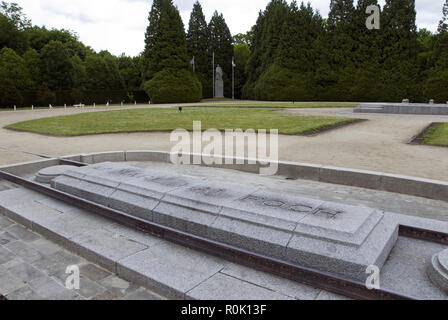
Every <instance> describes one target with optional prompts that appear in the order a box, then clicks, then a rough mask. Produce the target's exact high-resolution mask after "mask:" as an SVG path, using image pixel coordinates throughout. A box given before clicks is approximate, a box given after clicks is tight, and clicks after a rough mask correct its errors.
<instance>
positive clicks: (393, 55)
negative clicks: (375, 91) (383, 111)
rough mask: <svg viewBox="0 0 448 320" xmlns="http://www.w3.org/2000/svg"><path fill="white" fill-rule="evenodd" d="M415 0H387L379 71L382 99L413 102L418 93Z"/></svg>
mask: <svg viewBox="0 0 448 320" xmlns="http://www.w3.org/2000/svg"><path fill="white" fill-rule="evenodd" d="M416 15H417V14H416V11H415V0H386V4H385V6H384V10H383V14H382V30H383V31H382V39H381V40H382V66H383V68H382V70H383V78H382V82H383V83H384V94H385V95H384V98H385V99H387V100H389V101H401V100H402V99H403V98H409V99H410V100H413V101H416V100H418V99H419V96H420V94H421V93H420V92H419V91H420V88H419V86H418V85H417V84H418V83H419V79H418V68H417V62H416V58H417V26H416Z"/></svg>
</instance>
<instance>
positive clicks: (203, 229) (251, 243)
mask: <svg viewBox="0 0 448 320" xmlns="http://www.w3.org/2000/svg"><path fill="white" fill-rule="evenodd" d="M51 184H52V186H53V188H55V189H57V190H59V191H62V192H66V193H69V194H72V195H75V196H78V197H81V198H83V199H86V200H89V201H93V202H95V203H99V204H101V205H104V206H107V207H109V208H112V209H116V210H121V211H123V212H125V213H127V214H130V215H133V216H136V217H138V218H140V219H144V220H147V221H150V222H154V223H158V224H161V225H164V226H166V227H170V228H174V229H178V230H181V231H184V232H189V233H192V234H194V235H196V236H201V237H205V238H207V239H209V240H212V241H218V242H222V243H225V244H228V245H232V246H235V247H238V248H241V249H244V250H249V251H253V252H255V253H259V254H263V255H266V256H269V257H271V258H275V259H280V260H283V261H286V262H290V263H291V262H292V263H296V264H299V265H301V266H304V267H308V268H312V269H317V270H320V271H323V272H328V273H331V274H336V275H340V276H344V277H347V278H349V279H353V280H357V281H362V282H364V281H365V280H366V278H367V274H366V270H367V268H368V267H369V266H371V265H375V266H377V267H378V268H380V269H381V267H382V266H383V264H384V263H385V261H386V259H387V257H388V256H389V254H390V252H391V250H392V248H393V247H394V245H395V242H396V241H397V239H398V226H397V225H396V223H393V221H392V220H390V218H388V217H386V216H385V214H384V212H381V211H378V210H375V209H370V208H367V207H360V206H348V205H343V204H339V203H332V202H325V201H320V200H314V199H309V198H305V197H298V196H292V195H291V196H290V195H286V194H280V193H276V192H270V191H267V190H263V189H257V188H251V187H244V186H238V185H231V184H227V183H222V182H215V181H203V180H200V179H197V178H193V177H187V176H181V175H175V174H169V173H167V172H163V171H158V170H152V169H141V168H137V167H132V166H127V165H122V164H117V163H108V162H105V163H100V164H95V165H90V166H87V167H82V168H75V167H74V168H72V169H71V170H68V171H63V173H62V174H61V175H59V176H58V177H56V178H55V179H54V180H52V181H51Z"/></svg>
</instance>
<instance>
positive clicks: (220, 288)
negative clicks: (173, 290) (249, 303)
mask: <svg viewBox="0 0 448 320" xmlns="http://www.w3.org/2000/svg"><path fill="white" fill-rule="evenodd" d="M187 298H188V299H194V300H293V299H292V298H291V297H289V296H285V295H282V294H280V293H277V292H275V291H271V290H268V289H266V288H263V287H259V286H256V285H254V284H252V283H249V282H246V281H242V280H239V279H236V278H233V277H231V276H228V275H225V274H222V273H217V274H215V275H214V276H213V277H211V278H209V279H207V280H206V281H204V282H202V283H201V284H200V285H198V286H197V287H195V288H194V289H192V290H191V291H189V292H188V293H187Z"/></svg>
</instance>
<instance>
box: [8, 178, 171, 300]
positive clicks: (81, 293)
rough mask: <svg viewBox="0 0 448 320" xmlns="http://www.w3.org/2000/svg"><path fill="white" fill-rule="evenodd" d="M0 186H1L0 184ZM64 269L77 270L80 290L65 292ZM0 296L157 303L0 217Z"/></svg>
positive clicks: (143, 291) (144, 292)
mask: <svg viewBox="0 0 448 320" xmlns="http://www.w3.org/2000/svg"><path fill="white" fill-rule="evenodd" d="M0 185H4V183H3V182H0ZM68 265H77V266H79V268H80V273H81V282H80V290H68V289H67V288H66V287H65V282H66V279H67V277H68V276H69V275H68V274H66V273H65V271H66V268H67V266H68ZM0 294H2V295H4V296H6V297H7V299H8V300H46V299H49V300H86V299H87V300H159V299H163V298H162V297H161V296H160V295H157V294H155V293H153V292H150V291H148V290H147V289H144V288H142V287H140V286H138V285H135V284H133V283H131V282H128V281H126V280H123V279H122V278H119V277H117V276H116V275H114V274H112V273H111V272H109V271H107V270H105V269H103V268H101V267H99V266H98V265H97V264H94V263H91V262H89V261H87V260H85V259H83V258H81V257H79V256H77V255H75V254H73V253H72V252H70V251H67V250H65V249H63V248H62V247H60V246H58V245H57V244H56V243H54V242H52V241H50V240H48V239H46V238H45V237H42V236H40V235H39V234H37V233H34V232H32V231H30V230H29V229H27V228H26V227H24V226H23V225H21V224H18V223H15V222H14V221H12V220H10V219H8V218H6V217H5V216H2V215H0Z"/></svg>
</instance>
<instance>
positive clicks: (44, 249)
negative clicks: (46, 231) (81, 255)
mask: <svg viewBox="0 0 448 320" xmlns="http://www.w3.org/2000/svg"><path fill="white" fill-rule="evenodd" d="M29 245H30V246H31V247H32V248H33V249H36V250H37V251H39V252H40V253H41V254H42V255H44V256H49V255H52V254H54V253H56V252H58V251H61V250H62V248H61V247H60V246H58V245H57V244H55V243H53V242H51V241H49V240H47V239H44V238H41V237H40V238H39V239H38V240H35V241H33V242H30V243H29Z"/></svg>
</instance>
